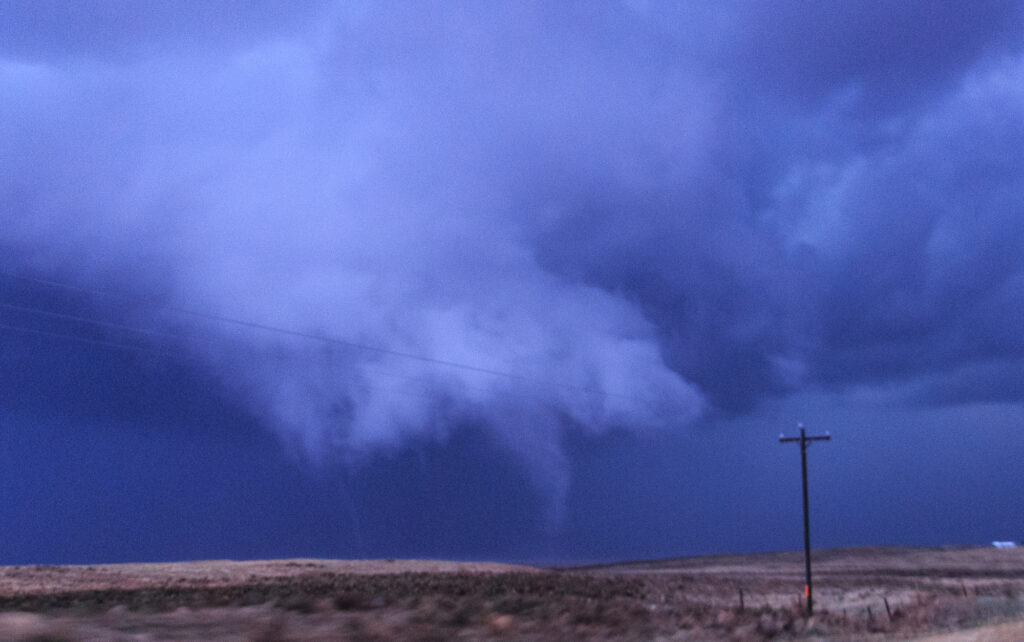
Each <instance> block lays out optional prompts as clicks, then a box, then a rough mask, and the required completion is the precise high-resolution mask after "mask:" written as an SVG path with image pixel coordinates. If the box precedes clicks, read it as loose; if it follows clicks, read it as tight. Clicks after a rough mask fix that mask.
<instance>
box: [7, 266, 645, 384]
mask: <svg viewBox="0 0 1024 642" xmlns="http://www.w3.org/2000/svg"><path fill="white" fill-rule="evenodd" d="M0 276H4V277H7V278H10V279H16V280H19V281H24V282H28V283H35V284H38V285H45V286H48V287H54V288H60V289H64V290H68V291H73V292H81V293H85V294H91V295H96V296H103V297H108V298H113V299H119V300H122V301H127V302H131V303H133V304H135V305H139V306H143V307H146V308H150V309H154V310H163V311H167V312H172V313H175V314H180V315H185V316H190V317H194V318H199V319H203V320H206V321H215V322H218V323H225V324H230V325H235V326H239V327H245V328H249V329H255V330H260V331H264V332H272V333H277V334H282V335H286V336H292V337H296V338H300V339H305V340H309V341H317V342H321V343H326V344H330V345H336V346H341V347H345V348H349V349H355V350H363V351H368V352H374V353H377V354H386V355H389V356H394V357H399V358H403V359H409V360H414V361H419V362H421V363H427V364H431V365H439V366H445V367H449V368H455V369H459V370H464V371H468V372H476V373H479V374H485V375H489V376H495V377H502V378H506V379H512V380H518V381H524V382H527V383H531V384H534V385H542V386H552V387H557V388H561V389H563V390H568V391H571V392H576V393H583V394H587V395H595V396H601V397H609V398H618V399H625V400H630V401H638V402H644V403H657V401H658V400H657V399H654V398H643V397H636V396H633V395H627V394H621V393H615V392H608V391H606V390H599V389H596V388H588V387H585V386H577V385H572V384H565V383H559V382H553V381H545V380H542V379H538V378H535V377H529V376H526V375H522V374H519V373H515V372H508V371H503V370H498V369H494V368H485V367H481V366H477V365H473V364H467V363H461V362H457V361H451V360H448V359H440V358H436V357H430V356H426V355H421V354H416V353H412V352H406V351H402V350H395V349H391V348H385V347H381V346H373V345H369V344H363V343H358V342H354V341H349V340H347V339H340V338H337V337H331V336H327V335H322V334H315V333H311V332H304V331H301V330H294V329H291V328H283V327H280V326H274V325H270V324H267V323H261V322H257V321H250V320H246V319H238V318H234V317H228V316H223V315H217V314H211V313H207V312H200V311H198V310H191V309H188V308H181V307H177V306H171V305H165V304H160V303H154V302H152V301H148V300H146V299H143V298H141V297H135V296H130V295H126V294H121V293H114V292H108V291H104V290H97V289H93V288H86V287H82V286H78V285H74V284H71V283H64V282H61V281H55V280H53V279H44V278H39V277H30V276H24V275H21V274H15V273H12V272H7V271H0ZM0 307H6V308H10V309H17V310H21V311H25V312H35V313H38V314H43V315H47V316H52V317H55V318H62V319H66V320H74V321H79V322H86V323H94V324H96V325H101V326H107V327H111V328H119V329H123V330H128V331H132V332H140V333H148V334H154V335H158V336H165V337H170V338H174V339H180V338H181V337H178V336H176V335H173V334H169V333H165V332H160V331H157V330H151V329H144V328H137V327H134V326H129V325H125V324H120V323H112V322H107V321H100V320H96V319H90V318H87V317H81V316H77V315H69V314H64V313H58V312H53V311H49V310H42V309H39V308H31V307H29V306H17V305H13V304H0ZM5 329H14V330H17V328H12V327H10V326H6V327H5ZM33 333H35V334H42V332H40V331H36V332H33ZM54 336H59V337H60V338H64V339H72V337H70V336H69V335H60V334H55V335H54ZM72 340H73V339H72ZM100 343H102V342H100ZM111 345H112V347H120V348H122V349H124V348H123V344H111ZM151 352H155V351H151ZM160 354H165V355H168V356H174V355H173V354H172V353H168V352H161V353H160ZM396 376H401V375H396Z"/></svg>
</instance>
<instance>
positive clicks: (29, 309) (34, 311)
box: [0, 302, 179, 339]
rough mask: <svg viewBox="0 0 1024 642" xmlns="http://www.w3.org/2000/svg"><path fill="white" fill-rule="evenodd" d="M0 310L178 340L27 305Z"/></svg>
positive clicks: (140, 329)
mask: <svg viewBox="0 0 1024 642" xmlns="http://www.w3.org/2000/svg"><path fill="white" fill-rule="evenodd" d="M0 308H4V309H6V310H15V311H17V312H27V313H29V314H38V315H41V316H46V317H50V318H53V319H62V320H64V321H77V322H80V323H89V324H92V325H97V326H101V327H105V328H114V329H116V330H127V331H129V332H139V333H142V334H150V335H153V336H157V337H164V338H168V339H177V338H179V337H176V336H175V335H173V334H171V333H169V332H161V331H160V330H150V329H147V328H136V327H134V326H130V325H126V324H124V323H114V322H112V321H101V320H99V319H93V318H90V317H83V316H78V315H75V314H65V313H63V312H53V311H52V310H43V309H42V308H33V307H30V306H26V305H14V304H12V303H2V302H0Z"/></svg>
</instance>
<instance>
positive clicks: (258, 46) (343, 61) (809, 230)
mask: <svg viewBox="0 0 1024 642" xmlns="http://www.w3.org/2000/svg"><path fill="white" fill-rule="evenodd" d="M119 6H121V5H119V4H117V3H114V4H106V3H96V4H89V3H85V4H80V5H75V7H74V8H73V9H71V10H68V11H61V10H60V8H59V7H58V6H57V5H55V4H53V5H51V4H41V5H40V4H36V3H32V4H29V3H11V4H7V5H5V6H4V11H5V12H6V13H5V14H4V15H5V19H4V20H3V24H4V26H3V29H4V34H6V35H7V36H9V37H6V38H3V39H0V41H2V42H3V43H4V44H3V45H0V92H2V95H3V96H4V99H3V101H2V102H0V116H2V117H0V137H2V140H3V143H4V144H3V146H2V151H0V175H2V176H3V177H4V178H3V179H2V183H0V203H2V206H3V210H2V211H3V213H2V216H3V219H2V220H3V225H4V227H3V232H2V237H0V241H2V243H3V246H4V248H5V249H6V250H7V251H8V254H7V256H8V262H7V266H8V267H9V268H11V269H16V270H17V271H19V272H22V273H26V272H28V273H36V274H42V275H48V276H51V277H54V278H59V279H62V280H69V279H71V280H75V281H76V282H79V283H82V284H84V285H87V286H91V287H103V288H104V289H110V288H111V287H112V285H113V287H114V289H120V290H129V291H132V292H135V293H143V294H146V295H148V296H150V297H154V296H155V297H157V298H158V299H159V300H160V301H161V302H163V303H164V304H165V306H166V305H171V306H179V307H185V308H192V309H202V310H205V311H209V312H212V313H214V314H219V315H225V316H230V317H237V318H244V319H253V320H258V321H260V322H262V323H266V324H271V325H277V326H282V327H287V328H294V329H297V330H300V331H303V332H310V333H316V334H323V335H330V336H336V337H342V338H345V339H348V340H351V341H356V342H359V343H364V344H369V345H376V346H382V347H386V348H390V349H391V350H396V351H402V352H406V353H413V354H418V355H426V356H432V357H436V358H439V359H444V360H448V361H454V362H460V363H467V364H472V365H475V366H478V367H481V368H484V369H489V370H499V371H503V372H510V373H516V374H518V375H522V376H523V378H509V377H501V376H498V377H495V376H492V375H485V374H482V373H480V372H479V371H473V370H466V369H456V368H446V367H440V366H438V365H437V364H433V365H428V364H425V363H423V362H420V361H415V360H409V359H403V358H399V357H395V356H394V355H387V354H384V353H379V352H377V353H374V352H367V351H359V350H344V349H341V348H339V347H337V346H335V347H333V348H326V347H325V346H324V345H320V344H311V343H308V342H303V341H300V340H295V339H294V338H286V337H283V336H280V335H274V334H259V333H241V332H239V331H237V330H232V329H229V328H224V327H217V326H212V327H211V326H210V325H208V324H206V323H200V322H198V321H196V320H195V319H192V320H183V319H182V318H181V317H180V316H176V315H174V314H171V313H166V312H164V313H160V312H157V313H154V312H153V311H152V310H148V311H147V310H145V309H140V310H135V311H131V312H130V313H128V314H127V318H128V319H131V320H132V321H133V322H135V323H145V324H149V326H151V327H159V328H160V329H162V330H165V331H167V330H169V331H173V332H174V333H175V336H177V337H179V344H178V345H170V346H168V345H164V346H163V347H165V348H179V349H181V350H184V351H187V354H188V355H190V356H192V357H195V358H198V359H199V360H200V362H201V363H202V364H203V366H204V367H205V369H206V370H207V371H208V372H209V373H210V376H211V377H213V378H214V379H216V380H218V381H220V382H221V383H222V385H223V386H224V388H225V390H227V391H231V393H232V394H234V395H235V396H236V398H238V399H240V400H243V402H244V404H246V406H247V407H248V409H249V410H250V411H251V412H252V413H254V414H256V415H259V416H261V417H265V418H266V423H268V424H269V425H271V426H273V427H274V428H275V429H276V430H277V431H278V433H279V434H281V435H282V436H284V437H285V438H286V439H288V440H290V441H293V442H295V443H297V444H300V445H301V446H302V447H303V448H305V449H306V450H307V451H308V452H310V453H313V454H315V455H316V456H322V457H328V456H331V455H332V454H340V455H341V456H352V455H359V454H365V453H367V452H371V451H375V450H377V449H381V448H383V449H388V448H395V447H397V446H399V445H401V444H403V443H406V442H407V441H408V440H410V439H424V438H426V439H430V438H438V439H443V438H445V436H446V435H447V434H448V432H449V431H450V430H451V428H450V426H452V425H455V424H462V425H465V424H466V423H467V422H468V423H478V424H480V425H485V426H488V427H489V429H490V430H491V434H492V435H493V436H494V439H495V441H496V442H497V443H499V444H501V445H502V446H503V447H504V448H506V449H508V450H510V451H512V452H514V453H516V454H517V455H518V456H519V457H520V458H521V460H522V461H524V462H525V463H526V464H527V466H528V467H529V468H530V470H531V471H532V472H533V474H534V476H535V478H536V479H537V480H538V481H539V482H540V483H541V484H542V485H543V486H544V487H545V488H546V489H547V490H548V491H549V494H550V495H551V496H553V497H555V500H556V502H555V503H557V502H558V501H559V499H560V498H561V497H564V496H565V494H566V493H567V488H568V482H567V479H566V477H565V469H566V466H565V461H564V458H565V455H564V453H563V451H562V434H563V431H564V429H565V428H566V427H568V426H575V427H576V429H580V427H584V429H585V430H590V431H594V432H602V431H606V430H607V429H610V428H632V429H637V430H642V429H646V428H648V427H651V426H679V425H684V424H685V423H686V422H687V421H689V420H691V419H693V418H694V417H695V416H697V415H698V414H699V413H700V412H703V411H704V410H706V409H707V408H708V407H711V408H717V409H722V410H727V411H733V412H735V411H743V410H749V409H751V408H753V407H755V406H756V405H757V404H758V403H759V402H760V401H762V400H763V399H764V398H765V397H766V396H772V395H784V394H786V393H788V392H791V391H795V390H799V389H802V388H813V387H814V386H817V385H827V386H835V387H838V388H840V389H844V388H846V387H848V386H856V385H876V384H879V385H887V384H891V383H893V382H903V383H906V384H907V385H910V386H911V387H913V386H918V387H919V386H924V385H927V382H929V381H939V380H941V382H942V384H941V385H942V386H946V387H947V388H948V387H949V386H955V385H960V387H959V388H957V390H959V391H960V392H958V394H959V395H960V398H963V399H964V400H968V399H970V398H971V394H970V390H971V389H972V384H970V383H969V382H970V381H972V380H977V381H981V380H984V379H985V377H980V378H978V377H974V379H972V378H971V377H969V376H966V377H965V378H958V375H957V373H959V372H966V370H965V369H970V368H981V369H982V371H984V372H996V370H992V369H986V367H987V366H986V364H987V363H990V362H991V363H995V362H996V360H999V363H1005V362H1006V361H1007V360H1009V361H1010V362H1012V363H1016V362H1017V360H1019V359H1021V358H1022V357H1024V351H1022V349H1021V348H1022V346H1021V340H1020V339H1019V338H1018V337H1019V335H1018V333H1017V332H1016V331H1015V327H1016V324H1015V323H1014V320H1015V319H1017V320H1019V319H1020V312H1021V305H1022V297H1021V290H1020V287H1021V267H1022V259H1021V258H1020V256H1019V253H1018V252H1015V249H1016V248H1019V247H1020V240H1021V239H1020V235H1021V231H1022V229H1021V223H1020V222H1019V221H1021V220H1022V217H1021V214H1022V212H1021V203H1022V202H1024V190H1022V182H1021V178H1020V175H1021V172H1020V169H1021V167H1022V166H1024V163H1022V161H1024V158H1022V156H1021V154H1022V152H1021V151H1020V150H1021V149H1024V135H1022V131H1021V127H1022V125H1021V123H1022V122H1024V114H1022V111H1024V108H1022V105H1024V101H1022V95H1021V89H1020V88H1021V87H1022V86H1024V82H1022V69H1024V59H1022V58H1021V54H1020V44H1021V38H1020V35H1019V33H1020V30H1019V29H1017V28H1015V27H1014V25H1018V26H1019V25H1020V17H1021V5H1020V3H1008V2H996V1H992V2H980V3H972V4H971V5H964V6H960V5H955V6H954V5H952V4H950V5H949V6H946V5H943V6H941V7H936V6H933V5H932V4H931V3H881V2H867V3H829V4H825V5H820V4H812V3H807V2H788V3H772V4H771V5H767V4H765V3H745V2H736V3H732V4H729V5H722V6H721V7H720V8H715V9H709V8H702V7H701V6H699V5H696V4H694V5H683V4H676V3H671V4H660V3H645V2H627V3H622V4H617V3H601V4H598V3H570V4H566V5H561V4H560V5H559V6H558V7H557V8H552V7H548V6H547V4H546V3H524V2H515V3H507V4H477V3H438V4H427V3H415V4H411V5H377V4H373V3H338V4H302V5H299V7H300V9H296V10H295V11H292V9H291V8H292V7H293V6H295V5H292V4H291V3H288V4H261V5H256V6H257V9H253V8H251V7H252V6H251V5H249V4H247V3H246V4H245V5H244V7H243V6H242V5H238V6H236V5H235V4H233V3H197V4H196V6H195V7H194V9H195V11H189V10H187V8H185V7H182V6H181V5H179V4H177V3H157V4H153V5H150V4H147V3H130V4H129V5H125V6H124V7H123V8H124V11H121V12H116V11H115V9H116V8H117V7H119ZM190 6H191V5H190ZM716 7H717V5H716ZM968 7H969V8H968ZM957 382H961V383H960V384H957ZM936 385H938V384H936ZM581 389H583V390H585V391H584V392H581ZM595 390H596V391H598V392H599V394H594V393H593V392H592V391H595ZM666 417H671V419H666Z"/></svg>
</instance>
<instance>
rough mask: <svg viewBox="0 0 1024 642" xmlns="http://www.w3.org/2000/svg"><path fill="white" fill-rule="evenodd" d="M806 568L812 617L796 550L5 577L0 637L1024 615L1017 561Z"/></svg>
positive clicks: (761, 629)
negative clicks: (543, 563) (572, 564)
mask: <svg viewBox="0 0 1024 642" xmlns="http://www.w3.org/2000/svg"><path fill="white" fill-rule="evenodd" d="M815 570H816V573H815V577H816V584H815V586H816V597H817V609H816V614H815V616H814V617H813V618H807V617H805V616H804V614H803V610H802V605H801V603H800V600H799V597H800V593H801V590H802V587H803V577H802V572H803V565H802V558H801V556H800V555H799V554H796V553H780V554H768V555H751V556H713V557H705V558H692V559H678V560H659V561H653V562H637V563H629V564H618V565H607V566H597V567H586V568H568V569H556V570H541V569H530V568H525V567H513V566H506V565H497V564H470V565H467V564H458V563H451V562H426V561H378V562H341V561H325V560H282V561H267V562H191V563H182V564H143V565H124V566H94V567H84V566H75V567H7V568H3V569H0V611H2V613H0V638H3V639H14V640H45V639H48V640H86V639H103V640H131V639H140V636H145V638H146V639H154V640H171V639H174V640H182V639H217V640H313V639H349V640H390V639H415V640H447V639H452V638H454V637H468V638H470V639H516V640H553V639H591V638H600V639H623V640H633V639H665V640H668V639H673V640H763V639H805V638H813V639H836V640H856V639H887V638H888V639H907V638H910V637H915V636H920V635H924V634H929V633H935V632H941V631H953V630H957V631H968V632H970V631H975V632H977V631H981V630H983V629H979V628H978V627H979V626H980V625H983V624H990V623H998V622H1002V621H1007V620H1013V619H1014V618H1020V617H1022V613H1024V603H1022V598H1021V596H1024V552H1021V551H1016V550H1009V551H997V550H994V549H848V550H837V551H821V552H819V553H817V554H816V561H815ZM740 589H742V590H743V596H744V607H743V608H742V609H741V608H740V603H739V592H740ZM886 602H888V608H887V607H886Z"/></svg>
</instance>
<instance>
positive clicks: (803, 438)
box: [779, 424, 832, 615]
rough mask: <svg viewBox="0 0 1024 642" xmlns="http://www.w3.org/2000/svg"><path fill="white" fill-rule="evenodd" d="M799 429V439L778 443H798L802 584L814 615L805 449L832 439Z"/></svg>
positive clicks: (789, 439) (808, 606) (783, 438)
mask: <svg viewBox="0 0 1024 642" xmlns="http://www.w3.org/2000/svg"><path fill="white" fill-rule="evenodd" d="M797 427H798V428H800V436H799V437H783V436H781V435H780V436H779V443H787V442H800V470H801V473H802V474H803V480H804V573H805V575H806V580H807V582H806V584H804V597H806V598H807V615H814V594H813V591H812V588H811V518H810V515H809V513H808V507H807V447H808V446H810V445H811V442H812V441H829V440H830V439H832V437H831V436H830V435H828V434H825V435H818V436H815V437H808V436H807V432H806V431H805V430H804V425H803V424H797Z"/></svg>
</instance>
